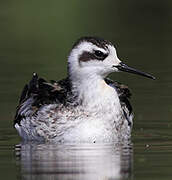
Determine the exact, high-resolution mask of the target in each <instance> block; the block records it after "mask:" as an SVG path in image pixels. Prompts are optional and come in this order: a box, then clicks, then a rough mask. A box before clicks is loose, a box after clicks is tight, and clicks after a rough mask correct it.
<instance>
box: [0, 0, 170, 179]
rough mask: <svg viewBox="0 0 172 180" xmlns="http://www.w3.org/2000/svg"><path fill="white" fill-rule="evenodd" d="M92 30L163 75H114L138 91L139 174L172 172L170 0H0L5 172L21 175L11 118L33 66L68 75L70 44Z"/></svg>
mask: <svg viewBox="0 0 172 180" xmlns="http://www.w3.org/2000/svg"><path fill="white" fill-rule="evenodd" d="M88 35H89V36H94V35H95V36H100V37H103V38H105V39H108V40H110V41H111V42H112V43H113V44H114V45H115V46H116V48H117V52H118V57H119V58H120V59H121V60H122V61H123V62H124V63H126V64H128V65H130V66H131V67H135V68H137V69H140V70H143V71H145V72H149V73H151V74H153V75H154V76H155V77H156V78H157V79H156V81H152V80H149V79H146V78H142V77H139V76H136V75H130V74H127V73H114V74H112V75H110V77H111V78H112V79H114V80H117V81H120V82H122V83H124V84H127V85H128V86H129V87H130V89H131V91H132V94H133V96H132V99H131V102H132V105H133V107H134V112H135V118H134V129H133V136H132V137H133V143H134V144H133V145H134V154H133V156H134V160H133V164H134V165H133V166H134V168H133V173H132V174H133V178H134V179H146V178H147V179H148V177H149V178H150V179H153V178H155V179H156V180H158V179H163V180H164V179H171V177H172V172H171V167H172V155H171V148H172V143H171V140H172V119H171V117H172V70H171V69H172V60H171V57H172V55H171V53H172V1H171V0H164V1H161V0H156V1H154V0H142V1H138V0H131V1H120V0H99V1H98V0H94V1H91V0H87V1H81V0H70V1H67V0H64V1H60V0H50V1H46V0H36V1H33V0H29V1H27V0H1V1H0V115H1V116H0V177H3V178H6V179H12V178H13V179H15V178H16V179H17V178H19V174H18V171H17V170H16V168H17V167H16V160H15V158H14V154H13V153H14V152H13V151H14V148H13V146H14V145H15V144H17V143H19V142H20V139H19V138H18V135H17V133H16V131H15V130H14V129H13V127H12V125H13V117H14V114H15V108H16V106H17V102H18V99H19V95H20V92H21V90H22V88H23V86H24V84H25V83H27V82H28V81H29V80H30V78H31V76H32V73H33V72H37V73H38V74H39V75H40V76H42V77H45V78H46V79H55V80H58V79H61V78H63V77H65V76H66V65H67V56H68V53H69V51H70V49H71V47H72V44H73V43H74V42H75V41H76V40H77V39H78V38H79V37H81V36H88ZM146 144H149V145H150V147H152V149H151V150H150V151H145V145H146ZM157 159H158V161H157ZM143 169H144V171H143ZM8 172H10V173H8Z"/></svg>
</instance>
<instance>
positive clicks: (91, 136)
mask: <svg viewBox="0 0 172 180" xmlns="http://www.w3.org/2000/svg"><path fill="white" fill-rule="evenodd" d="M121 71H124V72H129V73H134V74H138V75H142V76H145V77H148V78H151V79H155V78H154V77H153V76H151V75H150V74H147V73H144V72H142V71H139V70H136V69H134V68H131V67H129V66H127V65H126V64H124V63H123V62H121V61H120V60H119V58H118V57H117V53H116V49H115V47H114V45H113V44H112V43H111V42H110V41H107V40H104V39H102V38H97V37H82V38H80V39H79V40H78V41H77V42H76V43H75V44H74V45H73V47H72V49H71V51H70V54H69V56H68V75H67V78H65V79H63V80H60V81H49V82H48V81H46V80H45V79H43V78H40V77H38V75H37V74H36V73H34V74H33V77H32V79H31V81H30V82H29V83H28V84H26V85H25V87H24V89H23V91H22V94H21V97H20V100H19V105H18V107H17V111H16V115H15V118H14V126H15V128H16V129H17V131H18V133H19V135H20V136H21V137H22V139H23V140H29V141H48V142H67V143H68V142H69V143H70V142H89V143H96V142H114V141H115V142H116V141H125V140H128V139H130V136H131V130H132V125H133V120H132V119H133V112H132V106H131V104H130V102H129V98H130V96H131V93H130V91H129V89H128V87H127V86H125V85H123V84H120V83H118V82H116V81H112V80H110V79H108V78H107V76H108V75H109V74H110V73H113V72H121Z"/></svg>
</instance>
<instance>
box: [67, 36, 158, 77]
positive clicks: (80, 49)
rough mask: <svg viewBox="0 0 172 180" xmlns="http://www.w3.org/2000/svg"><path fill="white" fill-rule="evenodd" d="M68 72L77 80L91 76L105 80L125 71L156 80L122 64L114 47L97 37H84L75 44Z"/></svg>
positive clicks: (70, 56) (69, 59)
mask: <svg viewBox="0 0 172 180" xmlns="http://www.w3.org/2000/svg"><path fill="white" fill-rule="evenodd" d="M68 71H69V75H70V76H73V77H75V78H82V77H86V78H89V76H90V75H91V76H98V77H101V78H105V77H106V76H107V75H108V74H110V73H112V72H120V71H125V72H129V73H134V74H138V75H142V76H145V77H148V78H151V79H155V78H154V77H153V76H151V75H149V74H147V73H144V72H141V71H139V70H136V69H134V68H131V67H129V66H127V65H125V64H124V63H122V62H121V61H120V60H119V58H118V57H117V53H116V49H115V47H114V45H113V44H112V43H111V42H109V41H107V40H104V39H101V38H96V37H82V38H80V39H79V40H78V41H77V42H76V43H75V44H74V46H73V48H72V50H71V52H70V55H69V58H68Z"/></svg>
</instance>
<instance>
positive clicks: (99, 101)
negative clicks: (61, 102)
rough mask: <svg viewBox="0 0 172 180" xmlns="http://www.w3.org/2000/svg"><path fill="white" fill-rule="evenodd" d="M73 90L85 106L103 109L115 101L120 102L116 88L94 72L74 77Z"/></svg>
mask: <svg viewBox="0 0 172 180" xmlns="http://www.w3.org/2000/svg"><path fill="white" fill-rule="evenodd" d="M72 91H73V93H74V94H75V95H76V97H77V100H78V102H80V103H81V104H82V105H83V106H84V107H85V108H90V109H92V108H95V107H96V108H99V109H101V108H105V106H107V105H110V104H113V105H114V102H117V103H118V104H119V98H118V95H117V92H116V91H115V89H114V88H112V87H110V86H109V85H107V84H106V82H105V81H104V79H103V78H102V77H100V76H98V75H95V74H92V73H90V74H89V73H88V74H87V75H85V76H84V77H83V76H77V77H73V79H72Z"/></svg>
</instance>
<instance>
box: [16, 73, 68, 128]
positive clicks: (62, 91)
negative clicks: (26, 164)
mask: <svg viewBox="0 0 172 180" xmlns="http://www.w3.org/2000/svg"><path fill="white" fill-rule="evenodd" d="M69 92H70V81H69V79H67V78H66V79H64V80H61V81H59V82H57V81H53V80H51V81H50V82H47V81H46V80H45V79H43V78H39V77H38V75H37V74H36V73H34V74H33V77H32V79H31V81H30V82H29V83H28V84H26V85H25V86H24V89H23V91H22V93H21V97H20V100H19V105H18V106H17V110H16V115H15V118H14V125H15V124H16V123H18V124H20V121H21V120H22V118H24V117H26V116H27V113H24V112H28V111H31V112H32V114H34V113H35V112H36V111H37V110H38V109H39V108H40V107H41V106H43V105H45V104H54V103H63V104H65V103H66V99H67V95H68V93H69ZM31 99H32V100H31Z"/></svg>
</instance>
